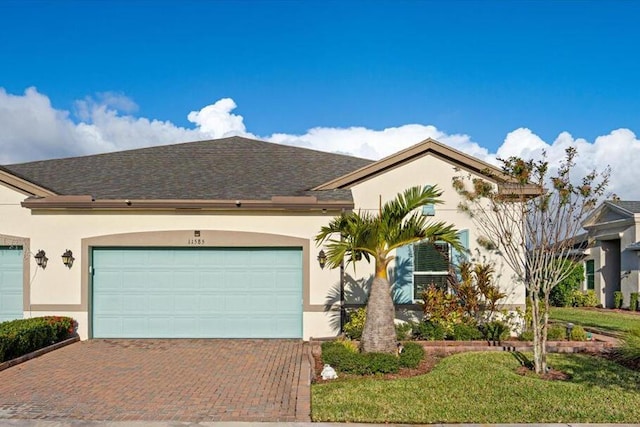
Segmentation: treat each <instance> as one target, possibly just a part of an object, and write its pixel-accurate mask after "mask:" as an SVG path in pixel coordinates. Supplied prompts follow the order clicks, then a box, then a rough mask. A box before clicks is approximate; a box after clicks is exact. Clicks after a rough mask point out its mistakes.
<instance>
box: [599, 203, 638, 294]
mask: <svg viewBox="0 0 640 427" xmlns="http://www.w3.org/2000/svg"><path fill="white" fill-rule="evenodd" d="M639 225H640V215H638V214H636V215H635V218H634V224H633V225H631V226H623V228H622V229H620V228H619V227H618V228H614V229H606V228H604V229H598V228H595V229H593V230H592V231H591V234H593V235H600V234H606V235H608V237H607V238H609V239H610V240H617V239H620V291H621V292H622V294H623V307H628V306H629V301H630V297H631V295H630V294H631V292H638V291H640V252H638V251H631V250H628V249H626V248H627V247H628V246H629V245H631V244H633V243H635V242H638V241H640V226H639ZM605 242H606V240H605ZM602 245H603V241H599V240H597V241H596V246H594V247H593V248H591V249H590V252H589V256H588V257H587V259H593V260H594V273H595V274H594V291H595V293H596V297H597V298H598V301H599V302H600V303H601V304H603V305H605V304H606V289H605V280H604V277H603V270H604V268H605V265H606V262H607V258H606V252H605V250H603V247H602Z"/></svg>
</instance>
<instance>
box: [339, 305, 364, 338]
mask: <svg viewBox="0 0 640 427" xmlns="http://www.w3.org/2000/svg"><path fill="white" fill-rule="evenodd" d="M366 318H367V310H366V309H365V308H364V307H363V308H359V309H357V310H355V311H351V312H349V320H347V322H346V323H345V324H344V326H343V327H342V330H343V331H344V334H345V335H346V336H347V337H348V338H351V339H352V340H359V339H360V338H362V331H363V330H364V321H365V319H366Z"/></svg>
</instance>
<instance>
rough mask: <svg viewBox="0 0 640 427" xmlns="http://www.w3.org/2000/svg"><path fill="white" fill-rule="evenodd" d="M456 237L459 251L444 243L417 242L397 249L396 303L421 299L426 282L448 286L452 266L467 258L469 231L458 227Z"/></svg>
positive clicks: (406, 302)
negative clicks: (460, 245)
mask: <svg viewBox="0 0 640 427" xmlns="http://www.w3.org/2000/svg"><path fill="white" fill-rule="evenodd" d="M458 238H459V239H460V243H461V244H462V246H463V248H464V249H463V250H461V251H458V250H456V249H454V248H452V247H450V246H449V245H448V244H447V243H444V242H436V243H431V242H420V243H416V244H413V245H406V246H403V247H401V248H398V249H396V260H395V261H396V267H395V282H394V286H393V299H394V302H395V303H396V304H411V303H413V302H414V301H415V300H418V299H420V295H421V294H422V291H423V290H424V289H425V288H427V287H428V286H429V285H435V286H437V287H439V288H447V287H448V286H449V274H450V272H451V267H452V266H453V268H454V271H456V270H457V266H458V265H459V264H460V263H461V262H463V261H466V260H467V259H468V253H469V230H460V231H459V232H458Z"/></svg>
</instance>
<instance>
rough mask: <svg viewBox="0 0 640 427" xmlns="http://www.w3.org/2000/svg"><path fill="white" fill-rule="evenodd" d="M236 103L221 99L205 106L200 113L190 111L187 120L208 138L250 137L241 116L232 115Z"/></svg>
mask: <svg viewBox="0 0 640 427" xmlns="http://www.w3.org/2000/svg"><path fill="white" fill-rule="evenodd" d="M235 108H236V103H235V102H234V101H233V99H231V98H222V99H220V100H218V101H216V102H215V103H214V104H211V105H207V106H206V107H204V108H203V109H201V110H200V111H192V112H190V113H189V115H188V116H187V119H188V120H189V121H190V122H191V123H193V124H195V125H196V128H197V129H198V130H199V131H200V132H202V133H205V134H206V135H208V136H209V137H210V138H224V137H227V136H233V135H244V136H250V134H248V133H247V129H246V128H245V126H244V119H243V117H242V116H238V115H236V114H232V113H231V112H232V111H233V110H235Z"/></svg>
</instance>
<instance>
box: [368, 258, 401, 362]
mask: <svg viewBox="0 0 640 427" xmlns="http://www.w3.org/2000/svg"><path fill="white" fill-rule="evenodd" d="M380 276H382V277H380ZM395 314H396V313H395V307H394V305H393V300H392V299H391V286H390V284H389V280H387V278H386V271H385V272H384V274H380V272H376V277H375V278H374V279H373V283H372V284H371V292H370V293H369V300H368V302H367V317H366V320H365V322H364V330H363V331H362V339H361V341H360V349H361V350H362V351H363V352H365V353H371V352H375V353H395V352H396V351H397V341H396V330H395V325H394V322H393V320H394V318H395Z"/></svg>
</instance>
